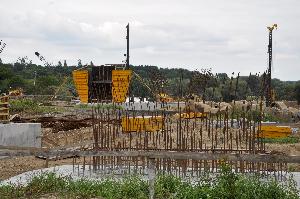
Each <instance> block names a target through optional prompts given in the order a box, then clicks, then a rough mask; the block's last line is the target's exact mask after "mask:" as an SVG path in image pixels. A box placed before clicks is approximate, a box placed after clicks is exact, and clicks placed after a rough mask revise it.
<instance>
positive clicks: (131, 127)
mask: <svg viewBox="0 0 300 199" xmlns="http://www.w3.org/2000/svg"><path fill="white" fill-rule="evenodd" d="M162 124H163V118H162V116H155V117H152V116H144V117H142V116H138V117H123V118H122V130H123V132H125V133H128V132H145V131H148V132H155V131H158V130H161V129H162Z"/></svg>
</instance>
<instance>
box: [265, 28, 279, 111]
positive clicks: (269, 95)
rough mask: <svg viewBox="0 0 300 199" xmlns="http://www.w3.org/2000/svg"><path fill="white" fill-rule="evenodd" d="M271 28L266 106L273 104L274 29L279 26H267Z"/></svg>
mask: <svg viewBox="0 0 300 199" xmlns="http://www.w3.org/2000/svg"><path fill="white" fill-rule="evenodd" d="M267 28H268V30H269V44H268V54H269V65H268V72H267V82H266V83H267V91H266V106H267V107H269V106H271V103H272V98H273V97H272V93H274V92H273V91H272V86H271V81H272V51H273V49H272V37H273V30H274V29H277V28H278V26H277V24H273V25H272V26H268V27H267Z"/></svg>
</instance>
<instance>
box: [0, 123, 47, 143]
mask: <svg viewBox="0 0 300 199" xmlns="http://www.w3.org/2000/svg"><path fill="white" fill-rule="evenodd" d="M41 132H42V131H41V124H40V123H9V124H0V145H3V146H19V147H38V148H40V147H42V142H41Z"/></svg>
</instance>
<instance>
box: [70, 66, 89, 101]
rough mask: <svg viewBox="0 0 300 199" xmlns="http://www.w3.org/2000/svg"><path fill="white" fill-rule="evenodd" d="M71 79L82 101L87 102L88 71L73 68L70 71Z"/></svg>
mask: <svg viewBox="0 0 300 199" xmlns="http://www.w3.org/2000/svg"><path fill="white" fill-rule="evenodd" d="M72 74H73V81H74V84H75V87H76V90H77V93H78V95H79V98H80V101H81V102H82V103H88V100H89V86H88V79H89V72H88V71H87V70H75V71H73V72H72Z"/></svg>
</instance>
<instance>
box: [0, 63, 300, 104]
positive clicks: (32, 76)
mask: <svg viewBox="0 0 300 199" xmlns="http://www.w3.org/2000/svg"><path fill="white" fill-rule="evenodd" d="M91 65H93V63H92V62H91ZM81 67H82V64H81V61H79V63H78V65H77V66H68V65H67V63H66V62H65V61H64V63H63V64H62V63H61V62H59V63H57V64H56V65H48V66H41V65H36V64H32V62H31V61H28V60H26V58H19V59H18V61H17V62H16V63H2V61H1V59H0V93H3V92H8V91H9V90H13V89H17V88H21V89H22V90H23V92H24V93H25V94H28V95H31V94H33V95H53V94H54V93H55V92H56V91H57V88H58V87H60V86H61V84H62V82H64V80H65V79H66V80H67V81H66V84H65V85H64V87H63V88H62V89H61V91H60V92H61V93H60V94H63V95H71V93H70V89H71V88H73V89H74V84H73V81H72V71H73V70H76V69H78V68H81ZM130 68H131V69H132V70H134V71H135V72H136V73H137V74H138V75H140V76H141V77H142V79H143V81H144V84H147V85H148V87H150V89H151V91H150V90H149V89H148V88H147V87H146V86H144V84H142V83H141V82H140V81H139V80H138V79H137V78H134V77H133V78H132V81H131V85H130V95H132V96H136V97H146V98H153V97H154V96H153V93H167V94H168V95H169V96H171V97H173V98H183V97H186V96H189V95H191V94H194V95H198V96H200V97H202V98H204V99H206V100H214V101H231V100H233V99H235V100H241V99H249V98H257V97H260V96H261V95H262V92H264V91H263V88H264V84H263V75H260V74H249V76H240V75H239V74H238V73H232V74H231V75H227V74H226V73H216V74H213V73H212V72H211V69H205V68H204V69H199V70H196V71H189V70H187V69H182V68H159V67H157V66H149V65H141V66H130ZM272 88H273V89H274V91H275V92H274V93H275V98H276V100H298V102H299V101H300V81H281V80H279V79H272Z"/></svg>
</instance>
